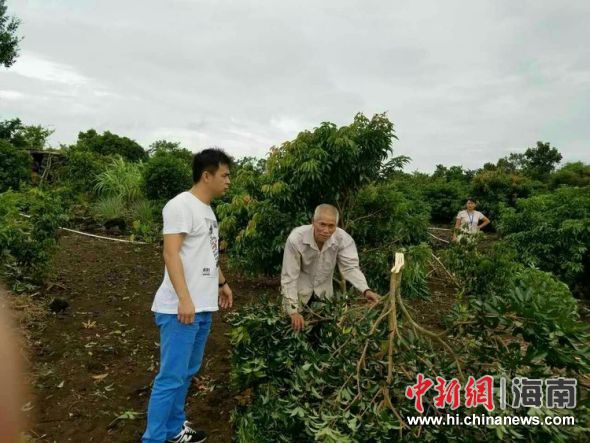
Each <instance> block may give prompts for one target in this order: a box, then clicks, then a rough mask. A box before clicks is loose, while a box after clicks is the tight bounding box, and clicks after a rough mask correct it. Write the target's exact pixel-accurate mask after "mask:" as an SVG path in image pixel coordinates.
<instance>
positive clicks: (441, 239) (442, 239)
mask: <svg viewBox="0 0 590 443" xmlns="http://www.w3.org/2000/svg"><path fill="white" fill-rule="evenodd" d="M428 235H430V236H431V237H434V238H436V239H437V240H439V241H441V242H444V243H450V242H449V241H448V240H445V239H444V238H440V237H437V236H436V235H434V234H431V233H430V232H429V233H428Z"/></svg>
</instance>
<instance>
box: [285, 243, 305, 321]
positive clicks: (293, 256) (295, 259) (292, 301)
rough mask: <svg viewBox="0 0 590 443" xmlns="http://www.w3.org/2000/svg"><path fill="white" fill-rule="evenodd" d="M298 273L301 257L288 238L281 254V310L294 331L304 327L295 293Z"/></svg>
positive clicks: (297, 297) (297, 295)
mask: <svg viewBox="0 0 590 443" xmlns="http://www.w3.org/2000/svg"><path fill="white" fill-rule="evenodd" d="M300 273H301V255H300V253H299V251H298V250H297V248H296V247H295V245H294V244H293V242H292V241H291V239H290V238H288V239H287V243H286V244H285V251H284V252H283V267H282V269H281V292H282V294H283V309H284V310H285V312H286V313H287V314H288V315H289V316H290V317H291V325H292V326H293V329H295V330H296V331H299V330H300V329H302V328H303V326H304V320H303V316H302V315H301V314H299V294H298V293H297V280H299V274H300Z"/></svg>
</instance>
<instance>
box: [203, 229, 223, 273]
mask: <svg viewBox="0 0 590 443" xmlns="http://www.w3.org/2000/svg"><path fill="white" fill-rule="evenodd" d="M205 221H206V222H207V226H208V231H209V244H210V245H211V252H213V257H214V258H215V266H216V267H218V266H219V247H218V241H217V237H216V236H215V229H217V221H216V220H212V219H210V218H206V219H205ZM203 271H204V270H203Z"/></svg>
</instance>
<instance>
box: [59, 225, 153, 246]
mask: <svg viewBox="0 0 590 443" xmlns="http://www.w3.org/2000/svg"><path fill="white" fill-rule="evenodd" d="M59 229H61V230H63V231H68V232H73V233H74V234H78V235H85V236H87V237H94V238H100V239H102V240H111V241H118V242H121V243H133V244H136V245H147V244H148V243H146V242H143V241H131V240H123V239H122V238H113V237H105V236H104V235H96V234H89V233H88V232H82V231H76V230H75V229H69V228H61V227H60V228H59Z"/></svg>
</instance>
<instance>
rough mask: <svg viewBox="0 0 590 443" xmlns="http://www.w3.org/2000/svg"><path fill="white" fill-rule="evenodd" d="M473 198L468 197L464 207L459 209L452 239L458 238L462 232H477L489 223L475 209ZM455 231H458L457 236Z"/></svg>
mask: <svg viewBox="0 0 590 443" xmlns="http://www.w3.org/2000/svg"><path fill="white" fill-rule="evenodd" d="M475 206H476V203H475V200H474V199H472V198H471V197H469V198H468V199H467V203H465V209H463V210H462V211H459V213H458V214H457V217H456V219H455V232H453V241H457V240H459V237H460V236H461V235H462V234H477V233H478V232H479V230H480V229H482V228H484V227H486V226H487V225H489V224H490V220H489V219H488V218H487V217H486V216H485V215H483V214H482V213H481V212H479V211H476V210H475ZM480 221H483V223H481V224H480V223H479V222H480ZM457 231H460V234H459V237H458V236H457Z"/></svg>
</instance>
